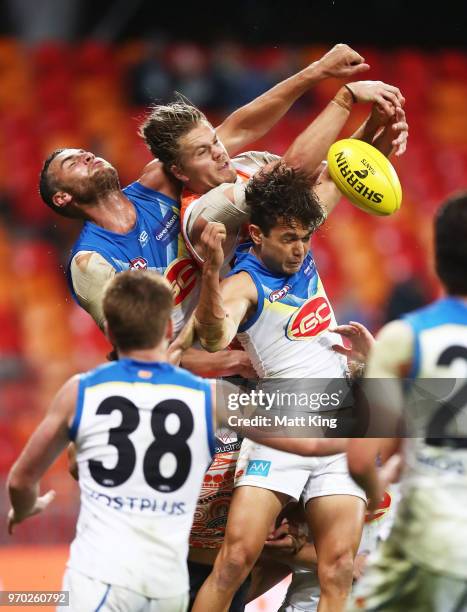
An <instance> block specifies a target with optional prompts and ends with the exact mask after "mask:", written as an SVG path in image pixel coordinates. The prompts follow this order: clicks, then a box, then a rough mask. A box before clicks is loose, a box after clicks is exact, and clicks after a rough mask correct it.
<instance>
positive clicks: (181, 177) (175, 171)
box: [170, 164, 190, 183]
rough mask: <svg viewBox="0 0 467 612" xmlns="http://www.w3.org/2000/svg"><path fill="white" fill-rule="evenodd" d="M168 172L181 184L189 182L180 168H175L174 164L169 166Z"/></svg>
mask: <svg viewBox="0 0 467 612" xmlns="http://www.w3.org/2000/svg"><path fill="white" fill-rule="evenodd" d="M170 172H171V173H172V174H173V175H174V177H175V178H176V179H178V180H179V181H181V182H182V183H188V181H189V180H190V179H189V178H188V177H187V175H186V174H185V173H184V172H183V170H182V168H180V166H177V165H176V164H172V165H171V166H170Z"/></svg>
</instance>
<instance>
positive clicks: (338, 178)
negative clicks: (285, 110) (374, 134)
mask: <svg viewBox="0 0 467 612" xmlns="http://www.w3.org/2000/svg"><path fill="white" fill-rule="evenodd" d="M328 167H329V174H330V175H331V178H332V180H333V181H334V183H335V184H336V186H337V187H338V189H339V191H340V192H341V193H342V194H343V195H344V196H345V197H346V198H348V199H349V200H350V201H351V202H352V204H355V206H358V208H361V209H362V210H364V211H365V212H368V213H371V214H372V215H392V213H394V212H396V210H399V208H400V205H401V200H402V189H401V184H400V182H399V177H398V176H397V174H396V171H395V170H394V167H393V165H392V164H391V162H390V161H389V160H388V158H387V157H385V156H384V155H383V154H382V153H381V151H378V149H375V147H373V146H372V145H370V144H368V143H367V142H363V141H362V140H357V139H355V138H346V139H344V140H338V141H337V142H335V143H334V144H333V145H331V147H330V149H329V152H328Z"/></svg>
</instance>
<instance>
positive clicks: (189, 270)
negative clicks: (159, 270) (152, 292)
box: [164, 257, 199, 306]
mask: <svg viewBox="0 0 467 612" xmlns="http://www.w3.org/2000/svg"><path fill="white" fill-rule="evenodd" d="M198 275H199V272H198V268H197V267H196V265H195V263H194V261H193V260H192V259H190V258H189V257H183V258H182V259H176V260H175V261H173V262H172V263H171V264H170V266H169V267H168V268H167V270H166V271H165V275H164V276H165V277H166V279H167V280H168V281H169V283H170V285H171V287H172V292H173V296H174V305H175V306H177V304H181V303H182V302H183V300H184V299H185V298H186V297H187V295H189V294H190V293H191V291H192V290H193V289H194V287H195V286H196V283H197V282H198V278H199V276H198Z"/></svg>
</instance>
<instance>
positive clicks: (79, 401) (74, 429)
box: [68, 375, 86, 442]
mask: <svg viewBox="0 0 467 612" xmlns="http://www.w3.org/2000/svg"><path fill="white" fill-rule="evenodd" d="M84 379H85V375H81V376H80V377H79V383H78V397H77V398H76V409H75V416H74V417H73V422H72V423H71V425H70V429H69V432H68V437H69V438H70V440H71V441H72V442H74V441H75V440H76V434H77V433H78V428H79V424H80V422H81V417H82V415H83V406H84V389H85V386H86V385H85V382H84Z"/></svg>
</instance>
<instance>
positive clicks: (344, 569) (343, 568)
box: [318, 550, 354, 591]
mask: <svg viewBox="0 0 467 612" xmlns="http://www.w3.org/2000/svg"><path fill="white" fill-rule="evenodd" d="M353 564H354V555H353V553H352V551H351V550H347V551H343V552H339V553H337V554H336V555H335V556H333V557H331V558H330V559H326V561H324V562H322V563H320V562H318V574H319V580H320V585H321V589H322V590H326V589H330V590H336V589H337V590H339V591H340V590H343V591H347V590H348V589H350V586H351V584H352V574H353Z"/></svg>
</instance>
